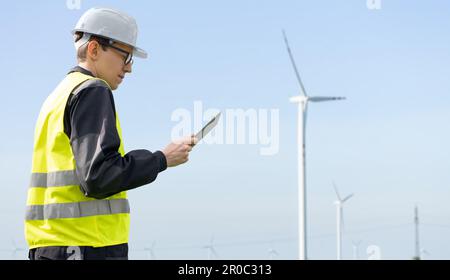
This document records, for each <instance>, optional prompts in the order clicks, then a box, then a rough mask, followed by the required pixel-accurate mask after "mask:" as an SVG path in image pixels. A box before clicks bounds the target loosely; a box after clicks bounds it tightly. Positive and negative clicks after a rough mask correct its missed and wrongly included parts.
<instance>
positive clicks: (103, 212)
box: [25, 72, 130, 249]
mask: <svg viewBox="0 0 450 280" xmlns="http://www.w3.org/2000/svg"><path fill="white" fill-rule="evenodd" d="M92 79H96V78H93V77H91V76H88V75H85V74H82V73H79V72H73V73H70V74H68V75H67V76H66V77H65V79H64V80H63V81H62V82H61V83H60V84H59V85H58V86H57V88H56V89H55V90H54V91H53V92H52V94H50V96H49V97H48V98H47V99H46V101H45V102H44V104H43V106H42V108H41V111H40V113H39V117H38V120H37V123H36V130H35V135H34V148H33V161H32V173H31V180H30V185H29V189H28V198H27V206H26V213H25V237H26V240H27V242H28V245H29V247H30V249H32V248H37V247H45V246H93V247H103V246H111V245H117V244H122V243H126V242H128V233H129V221H130V218H129V213H130V206H129V203H128V200H127V195H126V192H121V193H117V194H115V195H112V196H110V197H108V198H106V199H94V198H90V197H86V196H85V194H84V193H83V191H82V189H81V187H80V181H79V179H78V177H77V175H76V164H75V157H74V155H73V152H72V147H71V145H70V139H69V137H68V136H67V135H66V134H65V131H64V114H65V108H66V104H67V100H68V98H69V96H70V94H71V93H72V92H74V90H75V89H76V88H78V87H79V86H80V85H81V84H83V83H84V82H87V81H88V80H92ZM97 80H98V79H97ZM105 83H106V82H105ZM74 94H76V92H74ZM116 128H117V132H118V134H119V138H120V147H119V149H118V152H119V153H120V154H121V155H122V156H123V155H124V154H125V152H124V149H123V141H122V131H121V128H120V123H119V118H118V117H117V114H116Z"/></svg>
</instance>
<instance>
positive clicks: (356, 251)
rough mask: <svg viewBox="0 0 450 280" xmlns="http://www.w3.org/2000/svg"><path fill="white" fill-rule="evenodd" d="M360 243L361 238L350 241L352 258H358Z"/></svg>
mask: <svg viewBox="0 0 450 280" xmlns="http://www.w3.org/2000/svg"><path fill="white" fill-rule="evenodd" d="M360 244H361V240H358V241H352V247H353V259H354V260H359V245H360Z"/></svg>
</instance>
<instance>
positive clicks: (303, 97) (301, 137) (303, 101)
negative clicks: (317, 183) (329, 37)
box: [283, 30, 345, 260]
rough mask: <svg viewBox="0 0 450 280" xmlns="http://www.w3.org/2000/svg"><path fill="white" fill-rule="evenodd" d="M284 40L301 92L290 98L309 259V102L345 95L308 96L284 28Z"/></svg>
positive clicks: (301, 231) (301, 228)
mask: <svg viewBox="0 0 450 280" xmlns="http://www.w3.org/2000/svg"><path fill="white" fill-rule="evenodd" d="M283 37H284V42H285V43H286V48H287V51H288V53H289V58H290V60H291V63H292V67H293V68H294V71H295V75H296V76H297V81H298V83H299V85H300V94H299V95H297V96H294V97H291V98H290V99H289V100H290V101H291V102H292V103H297V104H298V124H297V125H298V127H297V131H298V132H297V133H298V134H297V141H298V149H299V150H298V201H299V204H298V219H299V221H298V239H299V240H298V241H299V242H298V245H299V248H298V249H299V253H298V257H299V259H300V260H306V259H307V230H306V226H307V222H306V221H307V220H306V219H307V215H306V212H307V204H306V117H307V112H308V102H324V101H335V100H342V99H345V97H327V96H308V95H307V93H306V90H305V87H304V86H303V82H302V79H301V78H300V74H299V72H298V69H297V66H296V64H295V61H294V57H293V56H292V52H291V48H290V47H289V42H288V40H287V36H286V33H285V32H284V30H283Z"/></svg>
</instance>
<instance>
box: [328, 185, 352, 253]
mask: <svg viewBox="0 0 450 280" xmlns="http://www.w3.org/2000/svg"><path fill="white" fill-rule="evenodd" d="M333 187H334V191H335V192H336V196H337V199H338V200H336V201H335V202H334V203H335V204H336V236H337V237H336V251H337V252H336V253H337V260H342V232H343V230H344V203H345V202H346V201H347V200H349V199H350V198H351V197H352V196H353V194H349V195H347V196H346V197H344V198H343V199H342V198H341V196H340V195H339V192H338V189H337V187H336V185H335V184H334V182H333Z"/></svg>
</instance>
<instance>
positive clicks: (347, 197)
mask: <svg viewBox="0 0 450 280" xmlns="http://www.w3.org/2000/svg"><path fill="white" fill-rule="evenodd" d="M352 196H353V194H349V195H347V196H346V197H345V198H344V199H343V200H342V202H346V201H347V200H349V199H350V198H351V197H352Z"/></svg>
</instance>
